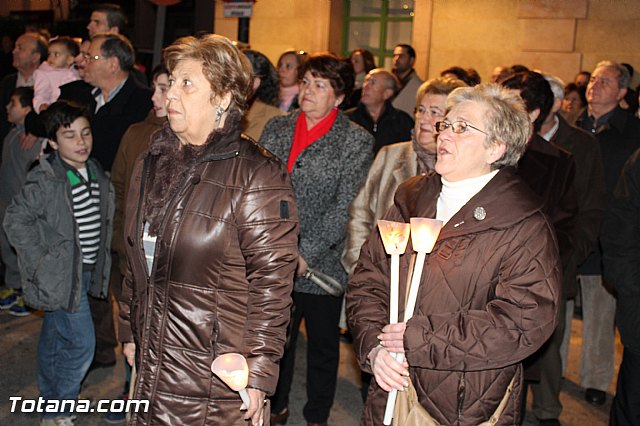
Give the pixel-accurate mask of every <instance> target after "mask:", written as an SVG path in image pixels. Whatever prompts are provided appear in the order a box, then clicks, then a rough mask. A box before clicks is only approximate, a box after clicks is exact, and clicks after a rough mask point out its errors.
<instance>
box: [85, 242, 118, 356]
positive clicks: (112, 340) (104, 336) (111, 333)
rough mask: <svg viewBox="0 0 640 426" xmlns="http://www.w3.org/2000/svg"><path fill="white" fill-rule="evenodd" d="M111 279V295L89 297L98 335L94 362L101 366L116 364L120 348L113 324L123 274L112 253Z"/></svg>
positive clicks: (116, 256)
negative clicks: (114, 302)
mask: <svg viewBox="0 0 640 426" xmlns="http://www.w3.org/2000/svg"><path fill="white" fill-rule="evenodd" d="M111 256H112V262H111V277H110V279H109V293H108V295H107V298H106V299H97V298H95V297H91V296H89V306H90V308H91V318H92V319H93V325H94V329H95V334H96V353H95V356H94V358H93V360H94V361H95V362H97V363H100V364H115V362H116V353H115V350H114V348H115V347H116V346H118V340H117V339H116V330H115V327H114V324H113V301H112V298H114V297H115V299H116V300H118V298H119V296H120V293H121V291H122V274H121V273H120V269H119V268H118V255H117V254H116V253H115V252H112V253H111Z"/></svg>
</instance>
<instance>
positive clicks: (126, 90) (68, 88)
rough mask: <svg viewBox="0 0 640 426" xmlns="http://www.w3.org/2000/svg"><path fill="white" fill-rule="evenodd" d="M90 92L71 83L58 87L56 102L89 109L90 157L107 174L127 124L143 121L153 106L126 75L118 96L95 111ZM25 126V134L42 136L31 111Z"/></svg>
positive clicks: (145, 92)
mask: <svg viewBox="0 0 640 426" xmlns="http://www.w3.org/2000/svg"><path fill="white" fill-rule="evenodd" d="M93 89H94V88H93V87H91V85H89V84H87V83H85V82H84V81H82V80H78V81H74V82H71V83H68V84H65V85H63V86H61V87H60V96H59V97H58V99H59V100H68V101H72V102H75V103H77V104H79V105H80V106H83V107H86V108H87V109H88V110H89V114H90V117H91V131H92V133H93V153H92V156H93V157H94V158H95V159H96V160H98V161H99V162H100V165H102V167H103V168H104V169H105V170H106V171H111V165H112V164H113V160H114V159H115V158H116V153H117V152H118V147H119V146H120V141H121V140H122V136H123V135H124V133H125V132H126V131H127V129H128V128H129V126H130V125H132V124H134V123H138V122H140V121H143V120H144V119H145V118H146V117H147V114H148V113H149V111H150V110H151V108H152V107H153V103H152V102H151V95H152V94H153V92H152V91H151V89H149V88H148V87H145V86H143V85H141V84H140V83H139V82H138V81H137V80H136V79H135V78H134V77H132V76H129V78H127V81H126V82H125V83H124V86H122V89H120V91H119V92H118V94H117V95H116V96H115V97H114V98H113V99H111V100H110V101H109V102H107V103H106V104H105V105H103V106H102V108H100V109H99V110H98V112H95V110H96V99H95V98H94V96H93V95H92V93H91V91H92V90H93ZM25 127H26V129H27V131H28V132H29V133H33V134H35V135H37V136H42V137H44V136H46V135H45V131H44V126H43V124H42V121H41V120H40V118H39V116H38V115H37V114H36V113H34V112H31V113H29V115H27V118H26V120H25Z"/></svg>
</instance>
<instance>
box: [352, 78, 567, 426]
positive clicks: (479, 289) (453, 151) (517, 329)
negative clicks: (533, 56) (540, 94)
mask: <svg viewBox="0 0 640 426" xmlns="http://www.w3.org/2000/svg"><path fill="white" fill-rule="evenodd" d="M447 109H448V113H447V115H446V118H444V120H443V121H440V122H438V123H436V130H437V131H438V138H437V151H436V152H437V162H436V166H435V170H436V173H437V174H436V175H435V176H433V177H423V176H417V177H414V178H412V179H410V180H408V181H406V182H404V183H403V184H401V185H400V187H399V189H398V191H397V192H396V196H395V200H394V205H393V206H392V207H391V209H390V210H389V211H388V212H387V214H386V215H385V218H386V219H388V220H392V221H397V222H409V219H410V218H411V217H428V218H436V219H440V220H442V221H443V222H444V223H445V225H444V227H443V229H442V231H441V233H440V236H439V237H438V240H437V242H436V244H435V247H434V248H433V251H432V252H431V254H429V255H428V256H427V261H426V263H425V265H424V269H423V272H422V276H421V282H420V290H419V293H418V299H417V305H416V310H415V313H414V316H413V318H411V319H410V320H409V321H407V322H402V323H399V324H394V325H388V321H389V276H390V270H389V259H388V257H387V255H386V253H385V251H384V248H383V246H382V242H381V240H380V237H379V236H378V233H377V231H375V232H374V233H373V234H371V237H370V238H369V240H368V241H367V242H366V243H365V245H364V246H363V248H362V253H361V255H360V259H359V261H358V266H357V267H356V271H355V273H354V276H353V277H352V279H351V280H350V282H349V287H348V293H347V318H348V320H349V325H350V326H351V330H352V333H353V336H354V348H355V350H356V355H357V356H358V359H359V361H360V364H361V366H362V368H363V369H365V370H367V371H371V372H372V373H373V374H374V376H375V383H372V385H371V387H370V389H369V394H368V398H367V405H366V407H365V413H364V416H363V418H362V424H363V425H373V424H375V425H379V424H381V423H382V417H383V412H384V409H385V403H386V400H387V395H388V393H387V392H388V391H390V390H391V389H394V388H395V389H403V387H404V386H406V385H407V384H408V381H407V379H408V378H410V379H411V382H412V383H413V385H414V386H415V389H416V392H417V397H418V401H419V403H420V405H422V407H424V408H425V409H426V411H427V412H428V413H429V414H430V415H431V416H432V417H433V418H434V419H435V420H436V421H437V422H439V423H440V424H443V425H478V424H480V423H482V422H484V421H487V420H488V419H489V417H490V416H492V414H494V412H495V411H496V408H497V407H498V405H499V403H500V401H501V400H502V399H503V396H504V395H505V393H506V389H507V387H508V385H509V383H510V382H511V381H512V379H513V383H514V387H513V392H512V393H511V394H510V395H509V396H508V399H507V404H506V408H505V409H504V411H503V412H502V414H501V415H500V418H499V420H498V423H497V424H500V425H507V424H508V425H517V424H519V416H520V393H521V389H522V366H521V364H520V363H521V361H522V360H523V359H524V358H526V357H527V356H529V355H531V354H532V353H533V352H535V351H536V349H538V348H539V347H540V346H541V345H542V344H543V343H544V342H545V340H546V339H547V338H548V337H549V336H550V335H551V333H552V331H553V329H554V327H555V324H556V313H557V309H558V301H559V298H560V266H559V258H558V249H557V244H556V241H555V237H554V235H553V230H552V228H551V226H550V225H549V222H548V220H547V218H546V217H545V216H544V214H543V213H542V212H541V207H542V203H541V202H540V201H539V200H538V199H537V198H536V196H535V195H534V194H533V193H532V192H531V191H530V190H529V188H528V187H527V185H526V184H525V183H524V182H522V181H521V180H520V178H519V177H517V176H516V175H515V173H514V170H513V166H514V165H515V164H516V163H517V161H518V158H519V157H520V156H521V155H522V153H523V152H524V149H525V145H526V142H527V140H528V138H529V134H530V132H531V124H530V122H529V118H528V116H527V114H526V112H525V111H524V106H523V105H522V102H521V101H520V99H519V98H518V97H517V95H515V94H511V93H508V92H506V91H503V89H500V88H499V87H498V86H496V85H479V86H476V87H472V88H459V89H456V90H454V91H453V92H452V93H451V94H450V95H449V98H448V99H447ZM412 252H413V249H412V247H411V244H409V247H408V248H407V251H406V252H405V254H404V255H403V256H402V257H401V259H400V294H405V292H406V287H405V285H404V283H405V282H406V279H407V275H408V273H409V267H410V266H409V265H410V259H411V257H412V256H411V253H412ZM403 307H404V304H401V306H400V318H402V315H403V313H404V312H403V311H404V309H403ZM391 352H404V354H405V356H406V359H407V362H406V363H403V364H401V363H399V362H398V361H396V360H395V358H392V357H391V355H390V353H391Z"/></svg>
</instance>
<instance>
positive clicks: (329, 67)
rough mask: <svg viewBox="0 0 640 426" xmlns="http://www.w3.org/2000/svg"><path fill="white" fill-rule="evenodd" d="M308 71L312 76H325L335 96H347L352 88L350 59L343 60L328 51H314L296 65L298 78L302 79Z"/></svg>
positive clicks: (352, 76) (352, 74)
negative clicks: (299, 64) (304, 60)
mask: <svg viewBox="0 0 640 426" xmlns="http://www.w3.org/2000/svg"><path fill="white" fill-rule="evenodd" d="M307 71H309V72H310V73H311V75H312V76H314V77H320V78H326V79H327V80H329V82H330V83H331V87H332V88H333V91H334V92H335V94H336V96H342V95H344V97H345V98H347V97H348V96H349V95H350V94H351V91H352V90H353V85H354V83H355V77H354V73H353V66H352V65H351V61H343V60H341V59H340V58H338V57H337V56H336V55H335V54H333V53H330V52H325V53H315V54H313V55H311V56H309V59H307V61H306V62H305V63H304V64H302V65H301V66H299V67H298V79H299V80H302V78H303V77H304V75H305V74H306V73H307Z"/></svg>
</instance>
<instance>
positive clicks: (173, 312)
mask: <svg viewBox="0 0 640 426" xmlns="http://www.w3.org/2000/svg"><path fill="white" fill-rule="evenodd" d="M227 121H229V120H227ZM232 121H233V123H232V124H233V125H234V126H236V127H235V128H233V129H232V130H231V131H230V132H228V134H225V135H222V136H221V137H215V132H214V133H212V135H214V136H213V137H212V136H210V137H209V141H208V143H207V146H206V147H205V151H204V153H202V155H201V156H200V157H198V159H197V161H196V162H195V163H194V165H193V166H192V167H191V168H190V169H189V170H188V172H187V175H186V177H185V178H184V180H183V182H181V183H180V185H179V186H178V188H179V189H178V190H177V193H176V195H175V196H173V197H172V198H170V200H169V202H168V203H167V209H166V214H165V215H164V219H163V220H162V222H161V226H160V230H159V232H158V239H157V242H156V248H155V260H154V265H153V269H152V271H151V274H150V277H149V278H147V266H146V261H145V257H144V253H143V250H142V240H141V236H142V231H143V212H144V211H145V209H144V204H145V202H147V201H148V198H147V197H148V195H147V194H148V193H149V192H150V188H151V186H152V185H154V184H159V183H158V181H157V180H158V179H156V178H157V176H158V175H160V174H161V172H160V171H158V170H157V167H156V165H157V162H158V157H159V155H154V153H153V152H154V150H153V147H154V144H156V145H157V144H163V143H166V144H177V143H179V142H178V140H177V139H176V137H175V136H174V134H173V133H172V132H171V130H170V129H169V127H168V126H167V125H165V127H164V128H163V129H162V130H161V131H159V132H158V133H156V134H155V135H154V140H153V141H152V145H151V151H150V154H148V155H146V157H144V158H141V159H140V160H139V161H138V163H137V164H136V167H135V169H134V172H133V176H132V179H131V190H130V192H129V196H128V201H127V207H126V215H125V235H124V239H125V246H126V253H127V258H128V271H127V274H126V276H125V280H124V283H123V296H122V300H121V303H120V308H121V310H120V311H121V314H120V315H121V322H120V340H121V341H123V342H130V341H135V343H136V366H137V369H138V380H137V384H136V388H135V394H134V395H133V396H132V398H139V399H148V400H150V410H149V412H148V413H138V414H137V415H135V416H134V417H133V419H132V420H131V424H136V425H138V424H143V425H158V424H163V425H178V424H183V425H203V424H208V425H246V422H245V421H243V420H242V417H243V412H241V411H240V410H239V408H240V404H241V401H240V398H239V396H238V394H237V393H236V392H233V391H232V390H231V389H229V388H228V387H227V386H226V385H225V384H224V383H222V382H221V381H220V380H219V379H218V378H217V377H215V376H213V374H212V373H211V370H210V366H211V363H212V361H213V360H214V358H216V357H217V356H218V355H221V354H224V353H228V352H239V353H241V354H243V355H244V356H245V357H246V359H247V361H248V364H249V369H250V376H249V384H248V387H252V388H257V389H260V390H263V391H264V392H266V393H267V394H272V393H273V392H274V391H275V387H276V382H277V379H278V371H279V367H278V362H279V360H280V358H281V357H282V353H283V348H284V342H285V332H286V326H287V324H288V322H289V314H290V306H291V297H290V294H291V291H292V286H293V274H294V271H295V267H296V264H297V260H298V249H297V246H298V214H297V209H296V205H295V202H294V196H293V191H292V188H291V183H290V180H289V177H288V173H287V171H286V169H285V168H284V167H283V165H282V164H281V163H280V161H279V160H278V159H276V158H275V157H274V156H272V155H271V154H270V153H269V152H267V151H266V150H264V149H263V148H262V147H260V146H259V145H257V144H256V143H255V142H252V141H250V140H249V139H247V138H244V137H241V136H240V123H239V119H238V120H232Z"/></svg>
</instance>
